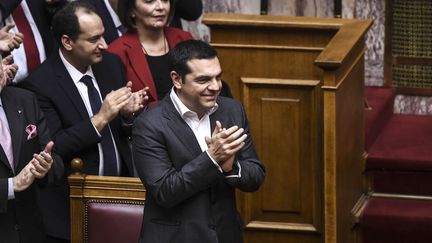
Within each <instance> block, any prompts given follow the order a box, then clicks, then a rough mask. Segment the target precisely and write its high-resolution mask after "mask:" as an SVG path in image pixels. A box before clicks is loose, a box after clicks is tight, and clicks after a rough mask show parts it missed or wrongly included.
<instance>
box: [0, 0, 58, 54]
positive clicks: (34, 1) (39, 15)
mask: <svg viewBox="0 0 432 243" xmlns="http://www.w3.org/2000/svg"><path fill="white" fill-rule="evenodd" d="M21 2H22V0H2V1H0V9H1V10H2V18H3V19H2V21H4V19H5V18H6V17H8V16H9V15H10V14H12V12H13V11H14V9H15V8H16V7H17V6H18V5H19V4H20V3H21ZM26 2H27V5H28V7H29V9H30V12H31V15H32V17H33V19H34V21H35V23H36V26H37V28H38V30H39V32H40V34H41V37H42V41H43V44H44V48H45V52H46V54H47V56H49V55H50V54H51V53H52V51H53V48H54V46H56V44H55V42H54V37H53V34H52V31H51V28H50V25H51V17H52V15H53V12H54V11H55V9H57V8H59V7H60V6H62V5H63V4H65V0H62V1H60V2H59V3H58V4H56V5H53V6H48V5H47V3H46V1H45V0H26Z"/></svg>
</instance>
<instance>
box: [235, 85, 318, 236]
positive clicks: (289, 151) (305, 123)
mask: <svg viewBox="0 0 432 243" xmlns="http://www.w3.org/2000/svg"><path fill="white" fill-rule="evenodd" d="M242 82H243V83H244V99H243V103H244V105H245V108H246V112H247V114H248V117H249V119H250V124H251V132H252V136H253V138H254V142H255V146H256V149H257V152H258V153H259V154H260V158H261V160H262V161H264V163H265V165H266V173H267V174H266V180H265V182H264V185H263V186H262V188H261V189H260V191H259V192H258V195H254V199H253V200H252V198H251V197H250V196H251V195H250V194H241V195H240V197H242V199H241V200H244V202H246V204H245V205H242V214H243V215H246V217H244V221H245V225H246V229H260V230H264V231H268V230H278V231H285V232H286V233H290V232H291V233H292V232H296V233H295V234H298V233H299V232H300V233H302V234H305V235H310V234H316V233H320V232H321V231H322V224H321V222H322V218H321V213H320V212H321V201H320V194H321V189H320V184H321V183H322V181H321V178H322V176H321V175H320V164H321V161H320V159H321V158H320V157H319V156H318V154H320V153H319V148H320V146H321V144H320V143H321V142H320V141H321V140H320V139H319V136H318V134H320V133H319V131H320V127H319V119H320V115H319V110H318V109H317V101H318V100H319V99H320V98H319V96H320V87H319V84H320V81H318V80H283V79H260V78H242ZM306 238H307V237H306ZM312 238H315V237H312Z"/></svg>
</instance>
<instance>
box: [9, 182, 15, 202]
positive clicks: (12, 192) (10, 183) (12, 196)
mask: <svg viewBox="0 0 432 243" xmlns="http://www.w3.org/2000/svg"><path fill="white" fill-rule="evenodd" d="M13 188H14V186H13V178H12V177H11V178H8V200H10V199H15V192H14V189H13Z"/></svg>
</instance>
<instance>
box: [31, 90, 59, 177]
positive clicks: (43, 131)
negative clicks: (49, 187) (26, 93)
mask: <svg viewBox="0 0 432 243" xmlns="http://www.w3.org/2000/svg"><path fill="white" fill-rule="evenodd" d="M32 100H33V107H34V110H35V111H36V112H35V114H36V117H37V121H38V125H37V127H38V133H39V136H38V137H39V144H40V151H42V150H44V149H45V146H46V145H47V144H48V142H50V141H52V138H51V134H50V133H49V130H48V126H47V121H46V118H45V116H44V113H43V112H42V110H41V109H40V107H39V105H38V102H37V99H36V97H35V96H34V95H32ZM56 150H57V146H56V144H54V147H53V151H52V153H51V157H52V159H53V164H52V166H51V169H50V170H49V171H48V174H47V175H46V176H45V178H44V179H43V182H45V183H53V182H54V181H57V180H59V179H60V178H61V177H62V176H63V173H64V165H63V160H62V159H61V157H60V156H59V155H58V154H57V153H56ZM40 151H35V153H39V152H40Z"/></svg>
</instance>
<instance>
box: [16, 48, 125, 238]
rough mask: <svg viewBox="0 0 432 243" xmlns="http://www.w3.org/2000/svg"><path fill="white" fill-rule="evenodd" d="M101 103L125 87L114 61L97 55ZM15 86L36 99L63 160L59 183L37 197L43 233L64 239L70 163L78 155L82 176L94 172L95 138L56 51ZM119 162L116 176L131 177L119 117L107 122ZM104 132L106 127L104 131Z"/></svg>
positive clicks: (67, 234) (67, 230)
mask: <svg viewBox="0 0 432 243" xmlns="http://www.w3.org/2000/svg"><path fill="white" fill-rule="evenodd" d="M92 70H93V73H94V75H95V78H96V80H97V83H98V86H99V89H100V92H101V96H102V99H104V98H105V96H106V95H107V94H108V93H109V92H111V91H112V90H116V89H119V88H120V87H122V86H125V85H126V81H125V79H124V72H123V69H122V64H121V62H120V59H119V58H118V57H117V56H115V55H113V54H110V53H106V52H104V53H103V59H102V61H101V62H99V63H97V64H94V65H92ZM19 85H21V86H22V87H24V88H26V89H29V90H32V91H33V92H35V94H36V95H37V98H38V101H39V104H40V106H41V109H42V110H43V112H44V113H45V115H46V118H47V124H48V126H49V129H50V131H51V133H52V136H53V139H54V142H55V143H56V144H57V148H58V150H57V152H58V154H59V155H60V156H61V157H62V158H63V161H64V162H65V169H66V174H65V177H64V178H63V180H62V182H61V183H60V185H57V186H51V187H47V188H45V189H44V190H43V191H41V193H39V195H40V202H41V203H42V205H43V206H44V207H43V208H42V209H43V216H44V220H45V221H46V222H45V224H46V228H47V232H48V233H49V234H50V235H52V236H56V237H59V238H64V239H68V238H69V237H70V224H69V223H70V222H69V221H70V216H69V186H68V182H67V176H68V175H69V174H70V173H71V167H70V161H71V159H73V158H75V157H78V158H81V159H82V160H83V161H84V166H83V173H85V174H91V175H97V174H98V173H99V150H98V147H97V144H98V143H99V142H100V137H99V135H98V134H97V132H96V130H95V128H94V126H93V124H92V122H91V120H90V119H91V118H90V117H89V115H88V112H87V110H86V107H85V105H84V102H83V100H82V99H81V96H80V94H79V91H78V89H77V88H76V86H75V84H74V82H73V80H72V78H71V77H70V75H69V73H68V72H67V70H66V67H65V66H64V64H63V63H62V61H61V59H60V55H59V53H58V52H56V53H53V55H52V56H51V57H49V58H48V59H47V60H46V61H45V62H43V63H42V64H41V66H40V67H39V68H37V69H36V70H35V71H34V72H33V73H32V74H31V75H30V76H29V77H28V78H27V79H26V80H24V81H23V82H21V83H20V84H19ZM109 126H110V128H111V132H112V135H113V137H114V141H115V143H116V145H117V150H118V152H119V157H120V160H121V175H122V176H130V175H132V174H133V165H132V158H131V151H130V147H129V138H130V135H131V127H128V126H124V124H123V123H122V121H121V119H120V116H117V117H116V118H115V119H114V120H112V121H111V122H110V123H109ZM105 129H107V128H105Z"/></svg>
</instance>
